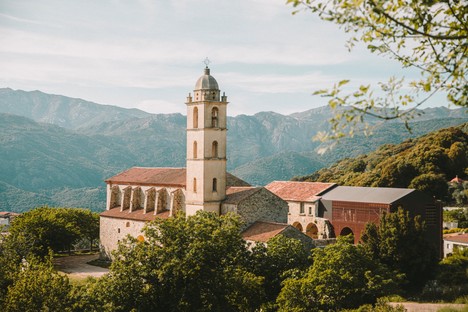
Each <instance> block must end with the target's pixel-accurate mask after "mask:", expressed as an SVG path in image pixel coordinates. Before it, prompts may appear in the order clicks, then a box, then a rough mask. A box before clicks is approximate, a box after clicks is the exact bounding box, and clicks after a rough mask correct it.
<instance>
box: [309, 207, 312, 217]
mask: <svg viewBox="0 0 468 312" xmlns="http://www.w3.org/2000/svg"><path fill="white" fill-rule="evenodd" d="M309 214H310V215H312V206H309Z"/></svg>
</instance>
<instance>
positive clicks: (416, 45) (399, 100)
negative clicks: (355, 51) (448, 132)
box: [288, 0, 468, 137]
mask: <svg viewBox="0 0 468 312" xmlns="http://www.w3.org/2000/svg"><path fill="white" fill-rule="evenodd" d="M288 2H289V3H292V4H293V5H294V6H295V7H299V8H303V9H304V10H310V11H311V12H313V13H315V14H317V15H318V16H319V17H320V18H321V19H323V20H325V21H330V22H333V23H335V24H337V25H339V26H340V27H341V28H342V29H343V30H344V31H345V32H346V33H350V34H351V38H350V40H349V41H348V48H349V49H351V48H352V47H353V46H354V45H355V44H356V43H358V42H359V43H363V44H365V45H366V47H367V49H368V50H369V51H371V52H372V53H377V54H380V55H382V56H384V57H387V58H389V59H393V60H396V61H397V62H399V63H400V64H401V65H402V66H403V67H411V68H414V69H416V70H418V71H420V77H419V79H415V80H413V81H411V82H409V83H407V84H406V83H404V79H403V78H402V79H398V78H395V77H391V78H389V80H388V82H379V86H380V90H377V91H375V90H374V89H373V88H372V87H371V86H370V85H361V86H360V87H359V88H358V90H356V91H354V92H352V93H349V94H343V93H344V92H343V89H344V86H345V85H346V84H347V83H348V82H349V80H343V81H340V82H339V83H337V84H336V85H335V86H334V87H333V88H331V89H329V90H319V91H317V92H316V94H320V95H324V96H328V97H330V100H329V106H330V107H331V108H333V109H335V110H336V111H335V116H334V117H333V118H332V119H331V123H332V127H333V129H332V130H333V136H334V137H340V136H343V135H344V132H345V131H348V133H350V134H352V133H353V131H354V130H355V128H356V126H358V125H360V124H361V123H362V121H363V116H366V115H370V116H372V117H377V118H380V119H384V120H390V119H402V120H404V121H406V122H407V121H408V120H410V119H411V118H412V117H413V116H414V113H415V108H417V107H419V106H420V105H422V104H423V103H425V102H426V101H427V100H428V99H429V98H430V97H431V96H433V95H434V94H435V93H437V92H443V93H445V94H446V95H447V99H448V101H450V102H451V103H453V104H455V105H458V106H464V107H466V106H467V105H468V104H467V103H468V87H467V85H468V81H467V77H468V62H467V61H466V60H467V59H468V57H467V56H468V48H467V44H468V26H467V25H468V14H467V10H468V9H467V6H466V2H465V1H457V0H446V1H438V0H428V1H419V0H405V1H385V0H370V1H355V0H339V1H326V2H324V1H320V0H288ZM405 89H409V90H410V91H409V92H408V91H406V92H405ZM343 107H345V108H347V109H344V110H343V109H342V108H343Z"/></svg>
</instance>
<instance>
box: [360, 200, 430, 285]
mask: <svg viewBox="0 0 468 312" xmlns="http://www.w3.org/2000/svg"><path fill="white" fill-rule="evenodd" d="M361 243H362V246H363V247H364V249H365V250H366V251H367V252H368V253H369V254H370V255H371V256H372V258H373V259H375V260H378V261H380V262H382V263H383V264H385V265H387V266H388V267H389V268H390V269H393V270H396V271H398V272H400V273H404V274H405V276H406V280H407V282H408V284H407V285H406V289H408V290H416V289H420V288H421V287H422V286H424V283H425V282H426V281H427V280H428V279H429V278H430V277H431V276H432V274H431V273H432V272H434V269H435V267H436V264H437V256H436V251H435V250H434V247H433V245H432V244H430V243H429V242H427V240H426V239H425V237H424V224H423V223H422V222H421V220H420V217H419V216H416V217H414V218H411V217H410V215H409V212H408V211H404V210H403V209H401V208H399V209H398V211H397V212H395V213H388V214H384V215H383V216H382V217H381V219H380V224H379V225H378V226H377V225H376V224H374V223H368V224H367V225H366V228H365V230H364V233H363V234H362V236H361Z"/></svg>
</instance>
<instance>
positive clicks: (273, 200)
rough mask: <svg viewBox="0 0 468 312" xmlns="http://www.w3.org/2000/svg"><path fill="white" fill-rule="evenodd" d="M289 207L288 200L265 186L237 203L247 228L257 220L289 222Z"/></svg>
mask: <svg viewBox="0 0 468 312" xmlns="http://www.w3.org/2000/svg"><path fill="white" fill-rule="evenodd" d="M223 206H224V205H223ZM223 209H224V210H226V208H223ZM231 209H232V208H231ZM288 209H289V207H288V203H287V202H285V201H284V200H282V199H281V198H279V197H278V196H276V195H275V194H273V193H272V192H270V191H268V190H267V189H265V188H261V189H260V190H259V191H257V192H255V193H254V194H252V195H251V196H249V197H248V198H246V199H244V200H243V201H241V202H240V203H239V204H238V205H237V213H238V214H239V215H240V216H241V217H242V219H243V220H244V222H245V228H247V227H248V226H250V225H251V224H252V223H254V222H255V221H268V222H278V223H287V222H288Z"/></svg>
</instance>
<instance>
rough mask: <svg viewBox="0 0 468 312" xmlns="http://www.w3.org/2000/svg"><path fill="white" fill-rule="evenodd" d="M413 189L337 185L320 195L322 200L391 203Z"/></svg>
mask: <svg viewBox="0 0 468 312" xmlns="http://www.w3.org/2000/svg"><path fill="white" fill-rule="evenodd" d="M414 191H415V190H414V189H406V188H391V187H363V186H337V187H335V188H334V189H332V190H330V191H328V192H327V193H325V194H324V195H322V200H334V201H346V202H358V203H376V204H391V203H394V202H396V201H397V200H399V199H400V198H402V197H405V196H407V195H408V194H410V193H412V192H414Z"/></svg>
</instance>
